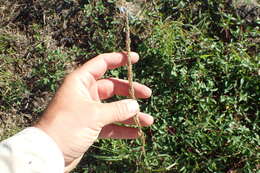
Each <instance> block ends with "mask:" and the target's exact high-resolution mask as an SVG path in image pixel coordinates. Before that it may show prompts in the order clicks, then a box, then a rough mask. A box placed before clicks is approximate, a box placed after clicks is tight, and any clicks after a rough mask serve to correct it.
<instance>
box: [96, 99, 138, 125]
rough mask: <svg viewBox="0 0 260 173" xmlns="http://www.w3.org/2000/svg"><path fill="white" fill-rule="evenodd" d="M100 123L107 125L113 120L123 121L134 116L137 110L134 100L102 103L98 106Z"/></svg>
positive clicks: (113, 121)
mask: <svg viewBox="0 0 260 173" xmlns="http://www.w3.org/2000/svg"><path fill="white" fill-rule="evenodd" d="M100 111H101V112H100V113H101V115H103V116H102V123H103V124H104V125H108V124H111V123H115V122H120V121H125V120H127V119H129V118H131V117H133V116H135V115H136V114H137V113H138V112H139V111H140V110H139V104H138V103H137V101H136V100H132V99H126V100H121V101H116V102H112V103H103V104H101V107H100Z"/></svg>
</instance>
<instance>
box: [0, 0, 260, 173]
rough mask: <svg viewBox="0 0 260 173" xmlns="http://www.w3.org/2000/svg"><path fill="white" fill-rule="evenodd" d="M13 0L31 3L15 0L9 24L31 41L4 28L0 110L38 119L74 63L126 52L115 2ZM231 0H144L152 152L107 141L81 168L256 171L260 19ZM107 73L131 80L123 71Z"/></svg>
mask: <svg viewBox="0 0 260 173" xmlns="http://www.w3.org/2000/svg"><path fill="white" fill-rule="evenodd" d="M15 2H16V3H18V4H21V3H22V4H23V3H25V7H28V8H26V9H25V8H22V7H23V6H21V5H18V6H17V7H16V8H18V9H16V10H14V12H15V13H17V15H16V17H15V20H13V21H10V22H11V24H12V25H11V26H12V27H16V29H17V28H18V29H19V34H20V35H26V39H27V40H26V39H25V40H26V42H28V43H26V44H20V41H19V40H17V39H16V38H13V37H11V36H10V35H5V34H0V41H1V42H0V58H1V59H0V62H1V69H0V78H1V79H0V80H1V81H0V89H1V91H0V94H1V95H0V103H1V111H5V112H9V111H10V110H11V109H12V108H11V107H12V106H13V105H16V106H14V107H15V109H17V110H19V111H20V112H22V113H27V114H31V115H32V116H36V115H37V114H38V113H40V112H41V111H42V110H43V109H44V107H45V106H44V105H46V104H47V102H48V99H50V97H51V95H52V94H53V93H54V92H55V91H56V89H57V87H58V85H59V84H60V82H61V81H62V78H63V76H64V75H65V74H66V73H67V71H68V69H70V68H72V66H75V65H76V64H82V63H84V62H85V61H86V60H87V59H89V58H91V57H94V56H95V55H97V54H100V53H104V52H111V51H121V50H124V49H125V41H124V40H125V32H124V31H125V30H124V21H123V19H122V18H121V17H120V14H119V10H118V8H117V7H116V1H115V0H110V1H104V0H99V1H71V0H67V1H64V2H61V1H56V0H54V1H41V0H40V1H35V2H32V1H28V2H27V1H26V2H24V1H21V0H16V1H15ZM233 2H234V1H230V2H227V1H224V0H218V1H215V0H207V1H202V0H197V1H191V0H164V1H159V0H153V1H149V2H148V1H147V3H146V5H145V10H144V11H143V12H142V17H138V16H137V17H134V18H133V19H132V20H131V32H132V33H131V34H132V35H131V38H132V50H133V51H136V52H138V53H139V54H140V61H139V63H138V64H136V65H134V72H135V77H134V79H135V80H136V81H138V82H141V83H144V84H146V85H148V86H149V87H151V88H152V90H153V95H152V97H151V98H150V99H148V100H139V102H140V105H141V110H142V111H144V112H147V113H150V114H151V115H153V116H154V117H155V124H154V125H153V126H152V127H148V128H144V131H145V133H146V136H147V144H146V150H147V156H146V157H145V158H140V146H141V145H140V143H139V141H135V140H100V141H98V142H97V143H95V145H94V146H93V147H92V148H91V149H90V150H89V151H88V152H87V154H86V156H85V157H84V158H83V161H82V162H81V163H80V165H79V167H78V168H77V169H76V170H75V171H74V172H183V173H184V172H248V173H249V172H257V170H258V169H259V165H260V160H259V158H260V155H259V145H260V140H259V105H260V100H259V98H260V89H259V87H260V63H259V62H260V53H259V50H260V49H259V45H260V44H259V36H260V32H259V26H258V24H259V16H257V15H252V14H255V13H252V14H251V13H250V15H247V16H243V15H241V14H245V13H247V11H244V10H245V9H248V8H247V7H246V8H240V7H238V6H237V5H234V3H233ZM5 3H6V4H8V2H7V1H6V2H5ZM9 5H10V4H9ZM19 8H21V9H19ZM258 8H259V7H257V6H256V7H255V9H256V10H257V9H258ZM0 9H1V10H2V9H6V8H0ZM1 10H0V12H1ZM5 14H10V15H11V11H10V12H8V11H5ZM22 14H27V15H22ZM44 17H45V18H44ZM248 17H249V18H250V19H249V18H248ZM7 18H12V17H10V16H8V17H7ZM44 19H45V20H44ZM5 23H6V22H5ZM24 28H25V29H24ZM4 29H6V30H10V26H8V27H6V28H4ZM57 46H59V47H57ZM17 47H18V48H19V49H17ZM20 47H21V48H20ZM22 49H25V50H26V51H24V50H22ZM23 51H24V52H23ZM2 67H3V68H2ZM19 67H23V68H20V69H23V70H21V71H19V70H17V69H19ZM13 69H14V70H13ZM10 70H11V71H10ZM106 76H114V77H120V78H126V76H127V74H126V69H125V68H120V69H116V70H112V71H110V72H108V73H107V74H106ZM44 93H45V94H44ZM46 93H47V94H46ZM45 95H46V96H47V97H48V98H47V99H45V98H44V96H45ZM121 98H122V97H115V98H112V99H111V100H118V99H121ZM41 99H44V103H45V104H40V106H39V107H38V106H37V105H39V103H41V102H39V101H38V100H41ZM35 102H37V104H35ZM21 103H22V104H21ZM25 104H26V107H27V108H26V109H24V107H25ZM17 116H19V115H17ZM0 118H1V117H0ZM7 136H8V135H7Z"/></svg>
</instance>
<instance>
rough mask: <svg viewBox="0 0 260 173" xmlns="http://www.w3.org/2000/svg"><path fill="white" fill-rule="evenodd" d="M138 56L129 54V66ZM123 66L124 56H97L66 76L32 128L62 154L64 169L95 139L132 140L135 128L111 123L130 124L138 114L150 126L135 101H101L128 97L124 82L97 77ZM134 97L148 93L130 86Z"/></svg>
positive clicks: (149, 120) (116, 54)
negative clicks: (42, 134) (102, 101)
mask: <svg viewBox="0 0 260 173" xmlns="http://www.w3.org/2000/svg"><path fill="white" fill-rule="evenodd" d="M138 59H139V57H138V55H137V54H136V53H133V52H132V53H131V61H132V63H136V62H137V61H138ZM126 64H127V56H126V54H124V53H107V54H101V55H99V56H97V57H95V58H93V59H91V60H90V61H88V62H86V63H85V64H84V65H83V66H81V67H80V68H78V69H76V70H75V71H74V72H72V73H71V74H69V75H68V76H67V77H66V78H65V80H64V82H63V84H62V85H61V87H60V88H59V89H58V91H57V93H56V95H55V96H54V98H53V99H52V101H51V102H50V104H49V106H48V107H47V109H46V111H45V112H44V113H43V116H42V117H41V119H40V120H39V122H38V123H37V124H36V125H35V127H38V128H40V129H42V130H43V131H45V132H46V133H47V134H48V135H49V136H50V137H52V138H53V140H54V141H55V142H56V143H57V145H58V146H59V148H60V149H61V151H62V152H63V156H64V160H65V166H67V167H69V170H71V169H72V168H73V167H74V166H76V164H77V163H78V162H79V160H80V159H81V157H82V156H83V154H84V153H85V152H86V151H87V149H88V148H89V147H90V146H91V145H92V144H93V143H94V142H95V140H96V139H97V138H116V139H134V138H137V137H139V135H140V134H139V130H138V129H137V128H130V127H122V126H118V125H115V124H114V123H116V122H120V123H125V124H134V120H133V117H134V116H135V115H136V114H138V117H139V120H140V123H141V125H142V126H149V125H151V124H152V123H153V118H152V117H151V116H150V115H147V114H145V113H141V112H139V105H138V103H137V102H136V101H135V100H131V99H125V100H121V101H117V102H112V103H101V100H103V99H107V98H110V97H112V96H114V95H121V96H128V95H129V94H128V93H129V90H128V89H129V83H128V81H125V80H121V79H116V78H109V79H102V78H101V77H102V76H103V75H104V73H105V72H106V71H107V70H109V69H114V68H117V67H120V66H123V65H126ZM134 89H135V95H136V97H137V98H148V97H150V96H151V90H150V89H149V88H148V87H146V86H144V85H141V84H139V83H134Z"/></svg>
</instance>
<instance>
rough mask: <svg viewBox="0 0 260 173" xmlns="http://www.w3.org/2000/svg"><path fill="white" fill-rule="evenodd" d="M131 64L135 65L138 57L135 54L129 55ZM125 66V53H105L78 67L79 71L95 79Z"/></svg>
mask: <svg viewBox="0 0 260 173" xmlns="http://www.w3.org/2000/svg"><path fill="white" fill-rule="evenodd" d="M130 57H131V62H132V63H136V62H137V61H138V60H139V56H138V54H137V53H135V52H131V53H130ZM126 64H127V53H126V52H114V53H105V54H101V55H98V56H96V57H95V58H93V59H91V60H90V61H88V62H86V63H85V64H84V65H83V66H81V67H80V69H79V71H81V72H83V73H90V74H91V75H92V76H93V77H94V78H95V79H99V78H101V77H102V76H103V75H104V74H105V72H106V71H107V70H110V69H114V68H117V67H120V66H123V65H126Z"/></svg>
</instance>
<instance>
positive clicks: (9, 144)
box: [0, 127, 64, 173]
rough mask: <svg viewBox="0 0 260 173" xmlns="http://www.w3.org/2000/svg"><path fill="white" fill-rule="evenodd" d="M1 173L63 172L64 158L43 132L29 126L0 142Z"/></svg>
mask: <svg viewBox="0 0 260 173" xmlns="http://www.w3.org/2000/svg"><path fill="white" fill-rule="evenodd" d="M0 172H1V173H64V158H63V155H62V152H61V151H60V149H59V148H58V146H57V144H56V143H55V142H54V141H53V139H52V138H51V137H49V136H48V135H47V134H46V133H45V132H43V131H42V130H40V129H38V128H34V127H29V128H26V129H25V130H23V131H21V132H20V133H18V134H16V135H14V136H13V137H11V138H9V139H7V140H5V141H2V142H1V143H0Z"/></svg>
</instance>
